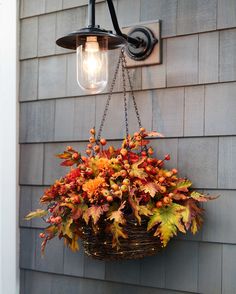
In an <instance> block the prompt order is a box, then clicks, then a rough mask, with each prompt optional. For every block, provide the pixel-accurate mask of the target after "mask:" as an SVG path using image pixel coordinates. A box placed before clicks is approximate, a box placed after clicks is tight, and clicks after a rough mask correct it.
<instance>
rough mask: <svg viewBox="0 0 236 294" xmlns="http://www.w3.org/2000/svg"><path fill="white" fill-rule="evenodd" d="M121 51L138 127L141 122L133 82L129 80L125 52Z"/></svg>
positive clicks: (140, 125)
mask: <svg viewBox="0 0 236 294" xmlns="http://www.w3.org/2000/svg"><path fill="white" fill-rule="evenodd" d="M121 53H122V59H123V64H124V68H125V69H126V73H127V77H128V82H129V87H130V91H131V97H132V100H133V104H134V110H135V113H136V117H137V120H138V126H139V128H141V127H142V122H141V118H140V115H139V111H138V105H137V102H136V100H135V96H134V88H133V84H132V82H131V78H130V73H129V69H128V67H127V61H126V58H125V53H124V51H122V52H121Z"/></svg>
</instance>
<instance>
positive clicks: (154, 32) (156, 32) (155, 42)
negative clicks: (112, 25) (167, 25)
mask: <svg viewBox="0 0 236 294" xmlns="http://www.w3.org/2000/svg"><path fill="white" fill-rule="evenodd" d="M142 28H144V29H145V31H144V30H142ZM122 32H124V33H125V34H127V35H128V36H129V35H131V36H134V37H135V36H137V37H139V36H142V37H143V38H146V39H145V40H147V41H146V42H149V44H150V45H149V47H148V46H147V49H146V51H145V54H144V56H143V57H144V58H142V57H141V58H139V59H138V58H135V57H133V56H132V51H133V50H136V53H137V52H138V49H135V48H134V47H132V46H130V45H129V44H128V45H127V46H126V55H127V66H128V67H138V66H146V65H155V64H161V63H162V42H161V21H160V20H153V21H151V22H142V23H138V24H134V25H130V26H127V27H125V28H123V29H122ZM148 33H149V34H150V35H148ZM145 34H146V35H145ZM144 35H145V37H144ZM142 53H143V52H142Z"/></svg>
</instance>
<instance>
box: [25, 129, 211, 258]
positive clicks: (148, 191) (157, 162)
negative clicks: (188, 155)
mask: <svg viewBox="0 0 236 294" xmlns="http://www.w3.org/2000/svg"><path fill="white" fill-rule="evenodd" d="M90 134H91V137H90V139H89V144H88V146H87V150H86V151H85V152H86V154H87V155H86V156H82V155H81V153H79V152H78V151H76V150H74V149H73V148H72V147H71V146H68V147H67V150H66V151H64V152H63V153H61V154H58V155H57V157H59V158H60V159H62V160H63V161H62V163H61V165H62V166H70V167H71V170H70V172H69V173H68V174H67V175H65V176H64V177H63V178H61V179H59V180H56V181H55V183H54V184H53V185H52V186H51V187H50V188H49V189H48V190H46V191H45V193H44V195H43V196H42V197H41V199H40V202H41V203H42V204H45V205H46V209H45V210H36V211H34V212H30V213H29V214H28V215H27V216H26V219H27V220H30V219H32V218H34V217H42V218H43V219H44V220H45V221H46V222H47V223H48V224H49V226H48V227H47V228H46V229H45V230H44V233H41V234H40V237H41V238H42V239H43V243H42V252H43V251H44V249H45V245H46V243H47V242H48V241H49V240H50V239H52V238H54V237H55V236H58V237H59V238H64V241H65V244H67V245H68V246H69V247H70V248H71V249H72V250H73V251H76V250H78V249H79V247H78V242H77V241H78V239H79V238H83V227H84V226H90V227H91V228H92V233H93V234H100V232H99V230H100V227H101V224H103V226H102V227H103V228H105V231H106V233H107V236H108V238H110V241H111V244H112V247H113V248H116V249H117V250H119V249H120V240H121V239H128V238H129V233H128V232H127V231H126V230H125V228H126V224H127V216H132V217H133V218H134V219H135V220H136V222H137V225H140V224H141V222H142V220H143V219H146V220H148V222H147V231H148V232H149V231H153V234H154V236H155V237H156V238H159V239H160V240H161V244H162V246H163V247H165V246H166V245H167V243H168V242H169V240H170V239H171V238H172V237H174V236H175V235H177V233H178V231H180V232H182V233H186V231H187V230H189V229H190V230H191V232H192V233H193V234H195V233H196V232H197V231H198V230H199V229H200V226H201V224H202V213H203V209H202V208H201V206H200V205H199V204H200V203H201V202H206V201H208V200H210V199H214V198H215V197H209V196H206V195H203V194H201V193H199V192H196V191H191V189H190V188H191V185H192V183H191V182H190V181H189V180H188V179H184V178H180V177H178V176H177V173H178V171H177V170H176V169H172V170H167V169H165V168H164V162H165V161H166V160H170V155H169V154H167V155H166V156H165V157H164V159H159V158H156V157H153V153H154V151H153V149H152V148H151V147H147V146H148V144H149V140H147V139H146V138H147V137H157V136H161V134H159V133H157V132H151V133H147V132H146V130H145V129H144V128H141V129H140V131H139V132H136V133H135V134H134V135H133V136H128V137H127V138H126V139H125V140H124V141H123V143H122V146H121V148H119V149H115V148H114V147H113V146H110V147H108V148H105V147H104V146H105V145H106V144H107V142H106V140H105V139H104V138H103V139H101V140H100V141H99V142H98V141H97V140H96V138H95V130H94V129H91V130H90Z"/></svg>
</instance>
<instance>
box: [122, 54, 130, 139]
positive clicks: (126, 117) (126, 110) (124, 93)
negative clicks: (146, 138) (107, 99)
mask: <svg viewBox="0 0 236 294" xmlns="http://www.w3.org/2000/svg"><path fill="white" fill-rule="evenodd" d="M121 54H122V66H121V68H122V79H123V96H124V110H125V132H126V138H128V136H129V124H128V105H127V92H126V80H125V63H124V58H123V56H124V53H123V49H122V50H121Z"/></svg>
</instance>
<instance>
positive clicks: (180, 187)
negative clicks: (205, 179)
mask: <svg viewBox="0 0 236 294" xmlns="http://www.w3.org/2000/svg"><path fill="white" fill-rule="evenodd" d="M191 186H192V182H191V181H189V180H185V179H182V180H180V181H179V182H178V183H177V185H176V186H175V190H177V191H179V192H188V188H189V187H191Z"/></svg>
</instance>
